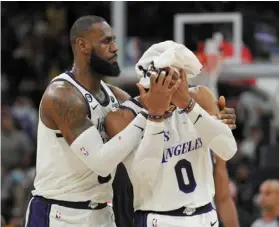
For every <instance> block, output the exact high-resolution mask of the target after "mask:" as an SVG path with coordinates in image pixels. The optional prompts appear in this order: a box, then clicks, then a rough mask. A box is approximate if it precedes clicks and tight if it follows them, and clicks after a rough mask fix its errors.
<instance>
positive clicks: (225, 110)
mask: <svg viewBox="0 0 279 227" xmlns="http://www.w3.org/2000/svg"><path fill="white" fill-rule="evenodd" d="M220 113H222V114H235V109H233V108H228V107H225V108H223V110H222V111H220Z"/></svg>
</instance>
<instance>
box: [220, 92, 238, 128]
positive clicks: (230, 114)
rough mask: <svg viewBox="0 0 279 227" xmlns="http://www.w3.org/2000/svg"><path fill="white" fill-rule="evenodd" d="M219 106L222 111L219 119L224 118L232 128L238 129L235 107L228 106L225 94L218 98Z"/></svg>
mask: <svg viewBox="0 0 279 227" xmlns="http://www.w3.org/2000/svg"><path fill="white" fill-rule="evenodd" d="M218 106H219V109H220V113H219V114H218V116H217V117H218V119H220V120H222V121H223V122H224V123H225V124H227V125H228V126H229V127H230V128H231V129H232V130H233V129H236V115H235V110H234V109H233V108H228V107H226V99H225V97H224V96H220V97H219V100H218Z"/></svg>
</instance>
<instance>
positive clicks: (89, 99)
mask: <svg viewBox="0 0 279 227" xmlns="http://www.w3.org/2000/svg"><path fill="white" fill-rule="evenodd" d="M85 98H86V100H87V101H88V102H92V96H91V95H90V94H88V93H87V94H85Z"/></svg>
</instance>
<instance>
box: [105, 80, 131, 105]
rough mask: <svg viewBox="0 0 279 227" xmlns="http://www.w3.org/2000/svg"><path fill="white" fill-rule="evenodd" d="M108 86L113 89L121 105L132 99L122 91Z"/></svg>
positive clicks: (109, 85)
mask: <svg viewBox="0 0 279 227" xmlns="http://www.w3.org/2000/svg"><path fill="white" fill-rule="evenodd" d="M107 85H108V87H109V88H110V89H111V91H112V92H113V94H114V95H115V97H116V98H117V100H118V101H120V102H121V103H123V102H125V101H127V100H128V99H129V98H131V96H130V95H129V94H128V93H127V92H125V91H123V90H122V89H120V88H118V87H115V86H113V85H111V84H107Z"/></svg>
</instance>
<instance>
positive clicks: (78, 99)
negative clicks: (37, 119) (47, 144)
mask: <svg viewBox="0 0 279 227" xmlns="http://www.w3.org/2000/svg"><path fill="white" fill-rule="evenodd" d="M41 112H42V120H43V119H44V123H46V125H54V126H55V128H56V129H57V128H58V129H59V130H60V131H61V133H62V135H63V137H64V138H65V140H66V141H67V143H68V144H69V146H70V148H71V149H72V150H73V152H74V153H75V154H76V155H77V156H78V157H79V158H80V159H81V161H83V162H84V163H85V165H87V166H88V167H89V168H90V169H92V170H93V171H95V172H96V173H97V174H98V175H101V176H104V177H105V176H107V175H109V174H110V173H111V172H112V171H113V170H114V169H115V168H116V166H117V165H118V164H119V163H120V162H122V160H123V159H124V158H125V157H126V156H127V155H128V154H129V153H130V152H131V151H132V150H133V149H134V148H135V147H136V146H137V145H138V138H141V136H142V132H141V130H139V129H138V128H137V127H135V126H134V125H138V126H139V127H143V128H145V124H146V119H145V117H143V116H142V115H141V114H139V115H138V116H137V117H136V118H135V119H134V120H133V121H132V123H131V124H129V125H128V127H126V128H125V129H124V130H123V131H122V132H119V133H118V134H117V135H116V136H115V137H113V138H112V139H111V140H110V141H109V142H108V143H106V144H103V141H102V138H101V136H100V134H99V132H98V130H97V129H96V127H95V126H94V125H93V124H92V122H91V121H90V120H89V119H88V118H87V106H86V104H85V101H84V98H83V97H82V96H81V94H80V93H79V92H78V91H77V90H76V88H75V87H73V86H72V85H71V84H69V83H68V82H60V81H59V82H58V81H57V82H53V83H52V84H51V85H50V86H49V88H48V89H47V90H46V93H45V94H44V96H43V100H42V104H41ZM130 135H133V136H130Z"/></svg>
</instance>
